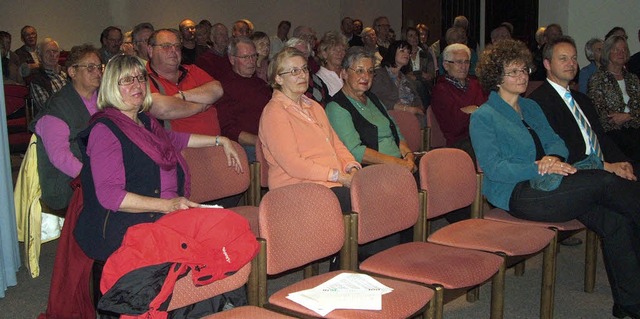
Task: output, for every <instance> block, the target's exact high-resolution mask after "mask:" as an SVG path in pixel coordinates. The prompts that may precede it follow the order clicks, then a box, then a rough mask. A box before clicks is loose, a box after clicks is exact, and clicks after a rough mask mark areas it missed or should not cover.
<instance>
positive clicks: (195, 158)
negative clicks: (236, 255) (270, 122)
mask: <svg viewBox="0 0 640 319" xmlns="http://www.w3.org/2000/svg"><path fill="white" fill-rule="evenodd" d="M232 143H233V146H234V147H235V149H236V152H238V155H239V156H240V164H241V165H242V169H243V171H244V172H243V173H237V172H236V171H235V170H233V169H232V168H231V167H229V166H228V165H227V157H226V155H225V153H224V149H223V148H222V147H220V146H211V147H203V148H186V149H184V150H183V151H182V155H183V156H184V158H185V159H186V160H187V164H188V165H189V170H190V171H191V196H189V199H190V200H192V201H194V202H197V203H204V202H209V201H213V200H217V199H221V198H225V197H228V196H232V195H237V194H242V193H244V192H246V191H247V189H249V182H250V175H251V174H250V173H249V163H248V162H247V155H246V153H245V151H244V149H243V148H242V146H240V144H238V143H236V142H232ZM225 208H229V209H231V210H233V211H234V212H236V213H238V214H240V215H242V216H244V217H245V218H247V220H249V225H250V226H251V230H252V231H253V232H254V233H255V234H256V236H257V235H258V208H257V207H255V206H238V207H225Z"/></svg>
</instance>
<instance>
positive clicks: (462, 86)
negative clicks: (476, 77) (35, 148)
mask: <svg viewBox="0 0 640 319" xmlns="http://www.w3.org/2000/svg"><path fill="white" fill-rule="evenodd" d="M444 79H445V80H447V82H449V83H451V85H453V86H454V87H456V88H457V89H460V90H462V91H465V92H466V91H467V89H468V88H469V78H467V80H466V81H464V84H463V83H462V82H460V80H458V79H456V78H454V77H452V76H450V75H449V74H448V73H445V75H444Z"/></svg>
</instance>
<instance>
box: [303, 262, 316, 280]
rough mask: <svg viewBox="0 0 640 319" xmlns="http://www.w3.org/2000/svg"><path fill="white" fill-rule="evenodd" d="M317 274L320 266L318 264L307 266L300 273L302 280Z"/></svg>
mask: <svg viewBox="0 0 640 319" xmlns="http://www.w3.org/2000/svg"><path fill="white" fill-rule="evenodd" d="M319 272H320V265H319V264H318V263H312V264H310V265H307V266H306V267H304V269H303V271H302V273H303V276H304V279H307V278H311V277H313V276H317V275H318V273H319Z"/></svg>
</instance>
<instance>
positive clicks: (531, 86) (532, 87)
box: [524, 81, 544, 97]
mask: <svg viewBox="0 0 640 319" xmlns="http://www.w3.org/2000/svg"><path fill="white" fill-rule="evenodd" d="M542 83H544V81H529V84H527V91H526V92H524V96H525V97H528V96H529V94H531V92H533V91H535V90H536V89H537V88H538V87H540V85H542Z"/></svg>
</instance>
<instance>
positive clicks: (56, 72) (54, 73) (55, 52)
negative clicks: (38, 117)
mask: <svg viewBox="0 0 640 319" xmlns="http://www.w3.org/2000/svg"><path fill="white" fill-rule="evenodd" d="M38 55H39V57H40V61H41V63H40V67H39V68H37V69H35V70H34V71H33V72H32V76H31V84H30V90H31V99H32V100H33V104H34V106H35V110H36V111H39V110H42V108H43V107H44V105H45V103H46V102H47V99H49V97H50V96H51V95H53V93H56V92H58V91H59V90H60V89H61V88H62V87H63V86H64V85H65V84H67V74H66V73H65V72H64V71H63V70H62V67H61V66H60V65H59V64H58V58H59V57H60V46H59V45H58V42H57V41H55V40H53V39H51V38H46V39H44V40H43V41H42V42H40V43H39V44H38Z"/></svg>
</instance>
